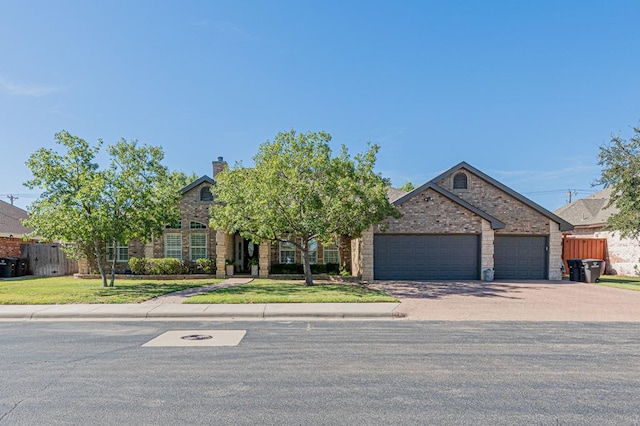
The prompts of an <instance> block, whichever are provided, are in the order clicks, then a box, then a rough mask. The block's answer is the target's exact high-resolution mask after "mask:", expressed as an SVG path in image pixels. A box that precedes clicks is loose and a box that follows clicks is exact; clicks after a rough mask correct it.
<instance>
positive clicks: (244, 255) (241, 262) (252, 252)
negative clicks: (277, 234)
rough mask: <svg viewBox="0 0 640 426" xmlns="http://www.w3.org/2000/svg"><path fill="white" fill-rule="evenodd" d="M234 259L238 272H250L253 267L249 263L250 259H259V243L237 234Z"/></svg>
mask: <svg viewBox="0 0 640 426" xmlns="http://www.w3.org/2000/svg"><path fill="white" fill-rule="evenodd" d="M234 252H235V256H234V260H235V264H236V267H235V271H236V272H247V273H248V272H250V271H251V267H250V265H249V262H250V259H255V260H256V261H257V260H258V259H259V257H258V244H255V243H254V242H253V241H251V240H247V239H246V238H242V237H241V236H240V235H239V234H236V236H235V239H234Z"/></svg>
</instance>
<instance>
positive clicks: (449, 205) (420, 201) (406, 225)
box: [374, 188, 482, 234]
mask: <svg viewBox="0 0 640 426" xmlns="http://www.w3.org/2000/svg"><path fill="white" fill-rule="evenodd" d="M398 210H399V211H400V213H402V217H401V218H399V219H394V218H389V219H386V220H385V221H384V222H383V223H382V224H381V225H378V226H376V227H374V228H375V233H387V234H402V233H411V234H480V233H481V232H482V218H481V217H480V216H478V215H476V214H475V213H472V212H471V211H469V210H467V209H466V208H464V207H462V206H461V205H459V204H457V203H454V202H453V201H451V200H449V199H448V198H446V197H444V196H442V195H440V194H439V193H437V192H436V191H434V190H433V189H430V188H429V189H427V190H425V191H423V192H421V193H420V194H417V195H416V196H414V197H413V198H411V199H409V200H407V201H405V202H404V203H402V204H401V205H400V206H398Z"/></svg>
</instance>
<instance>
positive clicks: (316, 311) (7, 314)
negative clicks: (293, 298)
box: [0, 303, 400, 321]
mask: <svg viewBox="0 0 640 426" xmlns="http://www.w3.org/2000/svg"><path fill="white" fill-rule="evenodd" d="M399 305H400V304H399V303H362V304H355V303H326V304H325V303H300V304H297V303H296V304H293V303H288V304H287V303H273V304H255V305H196V304H188V305H184V304H170V303H166V304H155V305H149V304H122V305H115V304H114V305H5V306H0V320H1V321H11V320H16V321H29V320H56V321H63V320H68V321H76V320H102V321H117V320H125V319H126V320H172V319H176V320H185V319H194V320H196V319H197V320H234V319H252V320H272V319H284V318H286V319H294V318H295V319H393V318H397V317H398V315H397V314H394V312H393V311H394V309H396V308H397V307H398V306H399Z"/></svg>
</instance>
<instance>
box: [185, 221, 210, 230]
mask: <svg viewBox="0 0 640 426" xmlns="http://www.w3.org/2000/svg"><path fill="white" fill-rule="evenodd" d="M189 229H207V225H205V224H204V223H200V222H190V223H189Z"/></svg>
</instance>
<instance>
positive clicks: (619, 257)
mask: <svg viewBox="0 0 640 426" xmlns="http://www.w3.org/2000/svg"><path fill="white" fill-rule="evenodd" d="M578 232H580V230H578ZM572 235H584V236H592V237H594V238H606V239H607V256H606V257H607V259H606V261H607V264H606V268H607V274H612V275H624V276H629V277H634V276H638V275H640V241H638V240H633V239H630V238H621V237H620V233H619V232H616V231H606V230H604V229H603V228H596V229H592V230H591V232H590V233H589V234H587V233H582V234H576V233H575V232H572Z"/></svg>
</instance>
